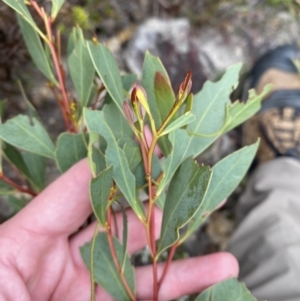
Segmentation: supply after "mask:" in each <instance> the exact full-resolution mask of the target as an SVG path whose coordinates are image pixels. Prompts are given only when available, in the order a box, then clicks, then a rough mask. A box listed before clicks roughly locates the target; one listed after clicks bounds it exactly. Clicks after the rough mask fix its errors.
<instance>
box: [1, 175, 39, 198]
mask: <svg viewBox="0 0 300 301" xmlns="http://www.w3.org/2000/svg"><path fill="white" fill-rule="evenodd" d="M0 179H1V180H2V181H4V182H5V183H7V184H9V185H10V186H12V187H14V188H15V189H17V190H18V191H20V192H23V193H28V194H30V195H32V196H36V195H37V194H36V193H35V192H34V191H32V190H31V189H30V188H28V187H27V188H23V187H22V186H20V185H18V184H17V183H15V182H14V181H12V180H11V179H9V178H7V177H6V176H5V175H1V176H0Z"/></svg>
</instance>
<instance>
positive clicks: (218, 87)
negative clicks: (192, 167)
mask: <svg viewBox="0 0 300 301" xmlns="http://www.w3.org/2000/svg"><path fill="white" fill-rule="evenodd" d="M240 69H241V64H237V65H234V66H231V67H230V68H228V69H227V70H226V73H225V74H224V75H223V77H222V78H221V80H219V81H218V82H216V83H212V82H209V81H207V82H206V83H205V84H204V86H203V89H202V90H201V91H200V92H199V93H198V94H196V95H195V96H194V104H193V108H192V112H191V113H192V114H194V115H195V117H196V120H195V121H193V122H191V123H190V124H189V125H188V126H187V132H188V133H189V134H190V136H191V138H190V141H189V143H188V145H187V147H191V146H195V156H197V155H199V154H200V153H201V152H203V151H204V150H205V149H206V148H207V147H208V146H209V145H211V143H212V142H214V141H215V140H216V139H217V138H218V137H219V136H220V135H221V134H222V133H223V132H224V130H222V129H223V128H224V124H225V122H226V106H229V105H231V100H230V93H231V92H232V88H233V87H235V86H236V85H237V83H238V79H239V71H240ZM201 135H203V136H201ZM205 136H206V137H205ZM207 136H209V137H207Z"/></svg>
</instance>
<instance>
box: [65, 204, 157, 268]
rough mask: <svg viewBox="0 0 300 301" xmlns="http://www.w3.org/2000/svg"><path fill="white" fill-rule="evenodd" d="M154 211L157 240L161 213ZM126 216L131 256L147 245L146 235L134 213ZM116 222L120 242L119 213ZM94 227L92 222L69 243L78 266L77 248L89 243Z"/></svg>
mask: <svg viewBox="0 0 300 301" xmlns="http://www.w3.org/2000/svg"><path fill="white" fill-rule="evenodd" d="M147 207H148V206H146V210H147ZM154 210H155V239H158V238H159V235H160V226H161V220H162V212H161V210H159V209H158V208H155V209H154ZM126 214H127V218H128V252H129V253H130V254H133V253H135V252H137V251H138V250H140V249H142V248H143V247H145V246H146V245H147V235H146V230H145V226H144V225H143V223H142V222H141V221H140V220H139V219H138V218H137V216H136V215H135V213H134V212H133V211H132V210H131V209H127V210H126ZM116 220H117V227H118V234H119V239H120V241H121V242H122V235H123V216H122V213H121V212H119V213H117V214H116ZM95 227H96V223H95V222H94V223H92V224H91V225H89V226H88V227H87V228H85V229H84V230H82V231H80V232H79V233H77V234H76V235H75V236H74V237H73V238H72V239H71V241H70V247H71V250H72V252H73V254H74V260H75V262H76V263H78V264H82V265H83V261H82V259H81V255H80V252H79V247H81V246H83V245H84V244H85V243H87V242H89V241H91V239H92V237H93V234H94V231H95ZM102 230H103V229H100V231H102ZM112 232H113V233H115V232H116V231H115V227H114V224H113V225H112Z"/></svg>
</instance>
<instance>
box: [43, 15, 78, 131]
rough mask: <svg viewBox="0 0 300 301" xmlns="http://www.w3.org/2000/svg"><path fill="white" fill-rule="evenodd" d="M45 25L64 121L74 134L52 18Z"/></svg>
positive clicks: (47, 19) (46, 20)
mask: <svg viewBox="0 0 300 301" xmlns="http://www.w3.org/2000/svg"><path fill="white" fill-rule="evenodd" d="M45 25H46V31H47V35H48V38H49V43H48V46H49V49H50V52H51V55H52V60H53V64H54V67H55V70H56V74H57V77H58V81H59V89H60V91H61V94H62V101H63V109H62V114H63V117H64V121H65V124H66V127H67V129H68V131H70V132H74V126H73V125H72V124H70V121H71V120H70V118H68V117H70V116H71V114H72V113H71V110H70V106H69V104H70V102H69V99H68V95H67V91H66V85H65V81H64V76H63V71H62V68H61V66H60V64H59V59H58V56H57V53H56V50H55V45H54V43H53V36H52V28H51V25H52V24H51V20H50V18H48V17H47V18H46V19H45Z"/></svg>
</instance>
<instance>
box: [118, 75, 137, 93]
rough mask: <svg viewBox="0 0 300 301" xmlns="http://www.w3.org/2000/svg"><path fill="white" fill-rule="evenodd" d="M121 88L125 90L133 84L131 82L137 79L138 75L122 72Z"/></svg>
mask: <svg viewBox="0 0 300 301" xmlns="http://www.w3.org/2000/svg"><path fill="white" fill-rule="evenodd" d="M121 78H122V84H123V89H124V90H125V91H126V92H127V91H129V89H130V88H131V87H132V86H133V84H134V83H135V82H136V81H137V79H138V77H137V75H136V74H131V73H130V74H124V75H122V76H121Z"/></svg>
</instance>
